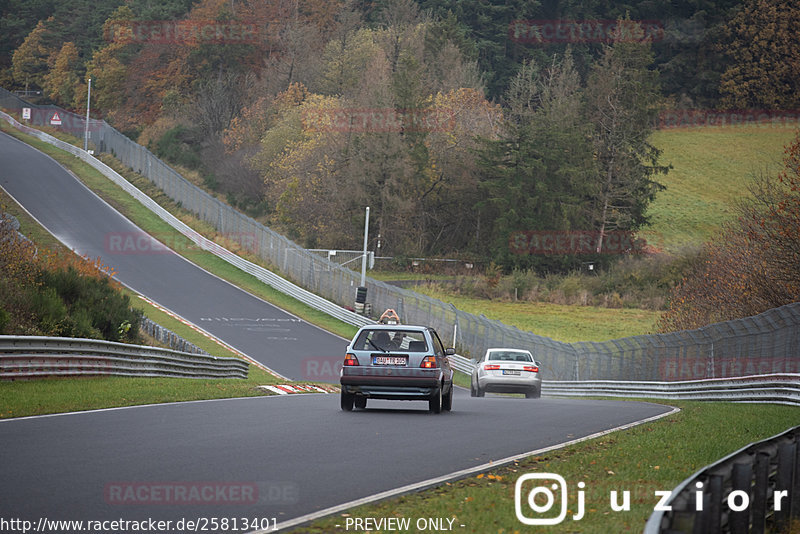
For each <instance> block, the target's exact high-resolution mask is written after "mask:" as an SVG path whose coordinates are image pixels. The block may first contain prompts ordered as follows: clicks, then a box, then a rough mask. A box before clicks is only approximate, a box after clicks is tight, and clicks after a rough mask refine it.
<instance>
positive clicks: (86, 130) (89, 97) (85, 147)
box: [83, 78, 92, 152]
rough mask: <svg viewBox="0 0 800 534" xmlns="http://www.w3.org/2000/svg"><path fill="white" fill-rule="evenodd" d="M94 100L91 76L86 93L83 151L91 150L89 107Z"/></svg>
mask: <svg viewBox="0 0 800 534" xmlns="http://www.w3.org/2000/svg"><path fill="white" fill-rule="evenodd" d="M91 102H92V79H91V78H89V89H88V93H87V94H86V125H85V126H84V130H83V151H84V152H86V151H87V150H89V108H90V107H91Z"/></svg>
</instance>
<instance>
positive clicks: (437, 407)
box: [428, 387, 442, 413]
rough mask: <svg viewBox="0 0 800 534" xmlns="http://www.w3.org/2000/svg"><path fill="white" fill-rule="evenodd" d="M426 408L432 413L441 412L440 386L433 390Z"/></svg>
mask: <svg viewBox="0 0 800 534" xmlns="http://www.w3.org/2000/svg"><path fill="white" fill-rule="evenodd" d="M428 409H429V410H430V411H432V412H433V413H441V411H442V388H441V387H439V388H437V389H436V391H434V392H433V393H432V394H431V396H430V399H428Z"/></svg>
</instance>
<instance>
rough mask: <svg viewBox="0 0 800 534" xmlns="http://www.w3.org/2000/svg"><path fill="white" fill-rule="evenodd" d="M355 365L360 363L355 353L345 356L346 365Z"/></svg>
mask: <svg viewBox="0 0 800 534" xmlns="http://www.w3.org/2000/svg"><path fill="white" fill-rule="evenodd" d="M353 365H358V358H356V355H355V354H347V355H345V357H344V366H345V367H349V366H353Z"/></svg>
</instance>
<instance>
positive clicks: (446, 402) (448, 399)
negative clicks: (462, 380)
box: [442, 385, 453, 412]
mask: <svg viewBox="0 0 800 534" xmlns="http://www.w3.org/2000/svg"><path fill="white" fill-rule="evenodd" d="M452 409H453V386H452V385H451V386H450V391H448V392H447V395H445V396H444V397H442V410H444V411H446V412H449V411H450V410H452Z"/></svg>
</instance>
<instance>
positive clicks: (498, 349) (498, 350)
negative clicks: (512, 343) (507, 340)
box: [486, 347, 531, 354]
mask: <svg viewBox="0 0 800 534" xmlns="http://www.w3.org/2000/svg"><path fill="white" fill-rule="evenodd" d="M486 352H527V353H528V354H531V351H529V350H528V349H510V348H509V349H506V348H496V347H492V348H490V349H486Z"/></svg>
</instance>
